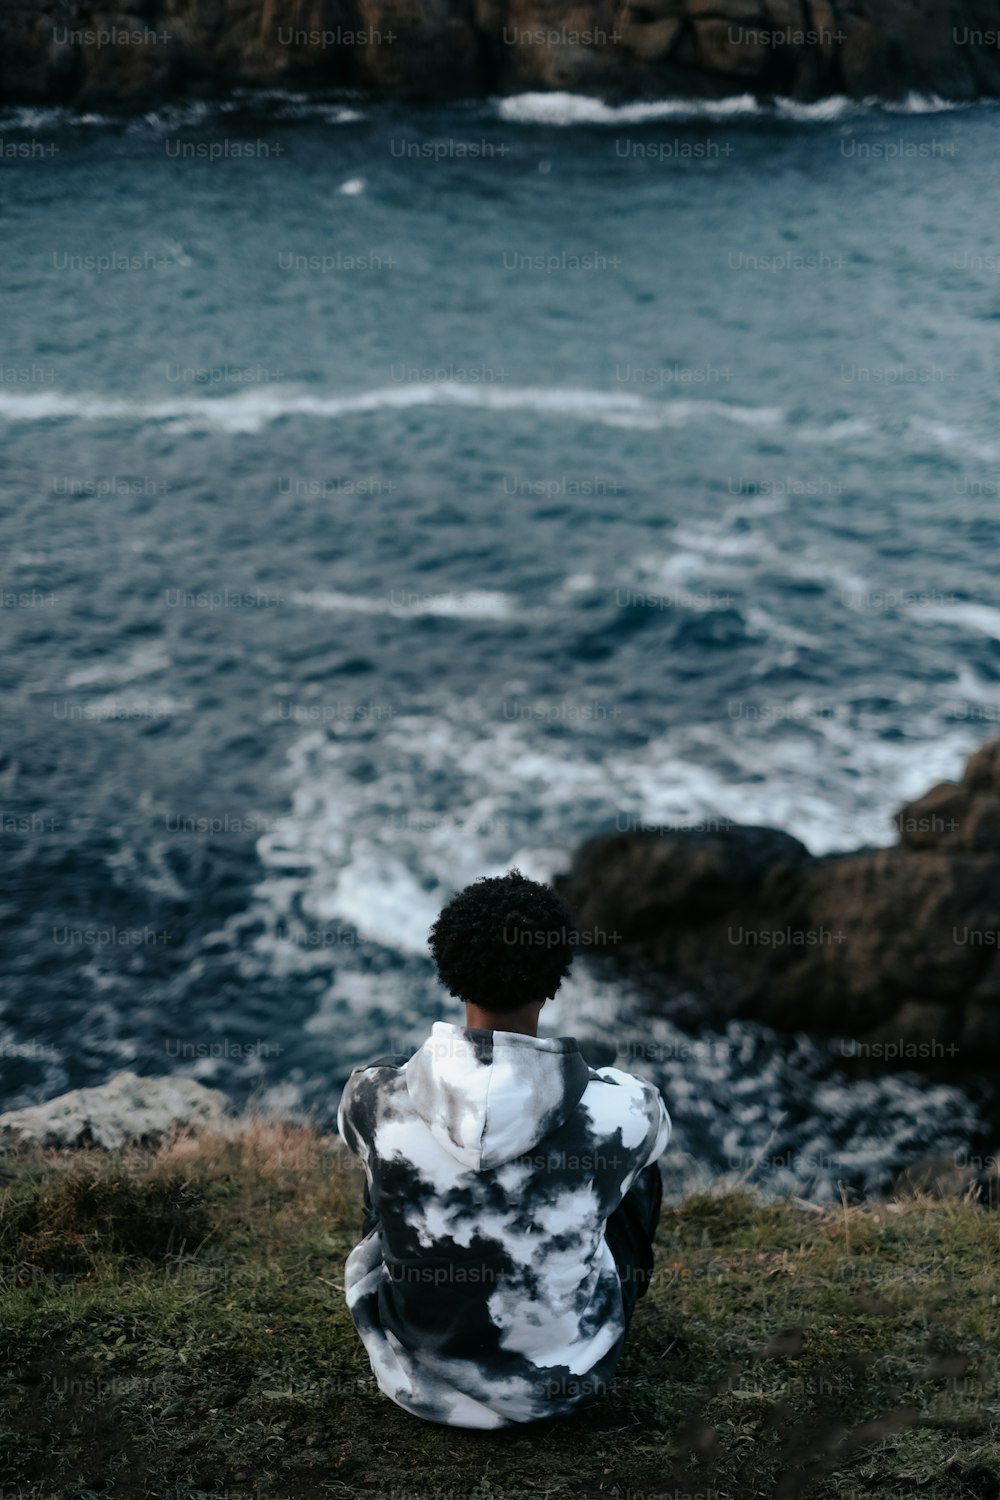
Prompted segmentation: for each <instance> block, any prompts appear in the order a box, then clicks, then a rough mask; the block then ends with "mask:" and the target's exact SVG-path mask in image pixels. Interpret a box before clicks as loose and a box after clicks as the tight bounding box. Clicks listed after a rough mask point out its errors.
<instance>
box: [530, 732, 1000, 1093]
mask: <svg viewBox="0 0 1000 1500" xmlns="http://www.w3.org/2000/svg"><path fill="white" fill-rule="evenodd" d="M895 821H896V827H897V829H898V831H899V843H898V844H897V845H895V846H894V847H892V848H886V849H865V850H860V851H858V852H856V853H850V854H842V855H828V856H824V857H822V858H814V857H813V856H811V855H810V854H809V853H808V851H807V850H806V849H805V848H804V847H803V845H802V844H800V843H798V841H797V840H795V839H793V838H790V837H789V836H788V835H787V834H784V833H779V832H777V831H775V830H773V829H767V828H744V827H738V826H733V827H730V828H723V829H721V830H720V831H718V832H696V831H678V832H675V833H674V832H669V831H668V832H664V833H660V832H644V831H638V832H626V833H616V834H608V835H601V836H598V837H596V838H593V839H590V840H588V842H587V843H585V844H584V845H583V847H582V848H581V849H580V850H579V851H578V853H577V855H576V857H575V859H574V861H573V864H572V868H571V869H570V871H569V873H568V874H567V875H565V876H563V877H562V878H561V879H560V880H559V881H558V882H557V883H558V885H559V888H560V890H561V892H562V894H563V896H564V897H565V898H566V899H567V900H568V902H569V903H570V905H571V907H572V908H573V910H574V913H575V915H576V917H577V919H578V921H579V923H580V926H581V928H590V929H593V930H594V932H595V933H602V934H607V935H609V936H610V935H611V934H613V933H618V934H620V941H618V942H617V943H616V944H615V946H616V948H617V951H618V952H619V953H620V954H621V955H622V956H623V957H625V958H627V959H628V958H631V959H633V960H640V961H641V962H642V963H643V964H644V965H645V966H647V967H648V968H651V969H652V970H653V971H655V972H656V973H659V974H661V975H663V976H667V977H669V978H670V979H671V980H672V981H676V982H679V983H680V984H682V985H687V986H691V987H693V989H694V990H695V991H696V993H697V994H698V996H699V997H700V1000H701V1004H702V1006H703V1011H702V1014H703V1015H704V1016H705V1018H710V1019H712V1020H713V1021H718V1020H725V1019H728V1018H731V1017H735V1016H753V1017H755V1018H757V1019H759V1020H762V1021H765V1022H766V1023H768V1024H769V1025H771V1026H774V1027H777V1028H779V1029H782V1030H802V1031H813V1032H818V1033H825V1034H827V1035H832V1036H837V1037H843V1038H849V1039H851V1040H850V1041H849V1042H845V1043H844V1044H843V1052H844V1056H845V1058H846V1057H858V1058H860V1059H865V1058H867V1059H869V1060H870V1061H871V1062H872V1063H875V1064H890V1065H891V1064H893V1063H896V1064H900V1065H903V1066H909V1067H923V1066H932V1067H933V1066H935V1065H941V1066H942V1067H944V1068H946V1069H947V1068H968V1069H987V1068H990V1067H995V1066H996V1063H997V1061H998V1060H1000V742H994V743H992V744H988V745H986V746H984V747H983V748H982V749H981V750H979V751H978V752H977V753H976V754H975V755H973V756H972V758H971V759H970V760H969V762H968V765H967V767H966V770H965V774H964V776H963V778H962V781H961V783H958V784H956V783H951V782H948V783H945V784H943V785H940V786H936V787H933V788H932V789H931V790H930V791H929V792H927V794H926V795H925V796H923V797H921V798H919V799H918V800H917V801H915V802H912V803H909V804H908V805H907V806H905V807H903V808H902V809H901V810H900V812H899V813H898V814H897V815H896V819H895Z"/></svg>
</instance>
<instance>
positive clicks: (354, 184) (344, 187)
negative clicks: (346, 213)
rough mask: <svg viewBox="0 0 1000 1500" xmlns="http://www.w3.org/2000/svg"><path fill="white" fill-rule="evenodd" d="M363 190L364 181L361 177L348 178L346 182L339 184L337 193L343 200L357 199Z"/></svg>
mask: <svg viewBox="0 0 1000 1500" xmlns="http://www.w3.org/2000/svg"><path fill="white" fill-rule="evenodd" d="M364 190H365V179H364V178H363V177H348V179H347V181H346V182H342V183H341V184H340V187H339V188H338V189H337V192H338V193H340V194H342V195H343V196H344V197H345V198H358V197H360V196H361V194H362V193H363V192H364Z"/></svg>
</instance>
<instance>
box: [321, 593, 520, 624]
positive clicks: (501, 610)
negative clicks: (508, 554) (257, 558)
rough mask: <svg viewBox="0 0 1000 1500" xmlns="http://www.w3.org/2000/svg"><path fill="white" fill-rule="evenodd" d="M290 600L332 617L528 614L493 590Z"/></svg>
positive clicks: (463, 617)
mask: <svg viewBox="0 0 1000 1500" xmlns="http://www.w3.org/2000/svg"><path fill="white" fill-rule="evenodd" d="M291 599H292V603H293V604H300V605H303V606H305V607H306V608H309V609H321V610H327V611H329V612H330V613H333V614H355V615H394V616H396V617H397V618H399V619H411V618H414V617H419V616H422V615H437V616H442V617H445V618H450V619H458V620H511V619H524V618H525V616H526V613H527V612H526V611H524V610H522V609H520V608H519V607H518V606H517V605H516V603H515V601H514V600H513V599H512V598H511V597H510V595H509V594H504V593H500V592H499V591H497V590H494V589H478V590H475V589H474V590H469V591H467V592H465V593H454V592H450V593H443V594H420V593H416V592H413V593H411V592H410V591H408V590H402V589H400V590H396V591H394V592H393V593H390V594H389V595H388V596H386V597H384V598H377V599H372V598H369V597H366V596H364V595H360V594H344V593H339V592H337V591H336V590H335V589H313V590H305V589H301V590H299V591H298V592H297V593H294V594H292V596H291ZM536 613H537V611H536Z"/></svg>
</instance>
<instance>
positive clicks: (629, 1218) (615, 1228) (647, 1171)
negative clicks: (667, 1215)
mask: <svg viewBox="0 0 1000 1500" xmlns="http://www.w3.org/2000/svg"><path fill="white" fill-rule="evenodd" d="M662 1202H663V1178H662V1177H661V1176H660V1168H659V1165H658V1164H657V1163H656V1162H655V1161H654V1162H651V1163H650V1165H649V1166H648V1167H643V1169H642V1171H641V1172H640V1173H639V1175H638V1177H637V1178H636V1179H635V1182H633V1184H632V1186H631V1187H630V1188H629V1190H628V1192H627V1193H626V1194H625V1196H624V1198H623V1199H622V1201H621V1203H620V1204H619V1206H618V1207H617V1208H616V1209H615V1211H614V1213H613V1214H612V1215H611V1216H610V1218H609V1219H608V1227H607V1229H606V1230H605V1237H606V1239H607V1242H608V1247H609V1249H610V1250H611V1254H612V1255H613V1256H614V1258H615V1265H616V1266H617V1267H618V1275H619V1277H620V1279H621V1284H622V1307H623V1308H624V1311H625V1327H626V1328H628V1326H629V1323H630V1322H631V1321H632V1314H633V1313H634V1312H635V1305H636V1303H637V1302H638V1300H639V1298H640V1297H641V1296H643V1294H644V1293H645V1291H646V1289H647V1287H648V1286H649V1283H650V1281H651V1280H652V1276H653V1238H654V1236H655V1234H656V1226H657V1224H658V1223H659V1221H660V1205H661V1203H662Z"/></svg>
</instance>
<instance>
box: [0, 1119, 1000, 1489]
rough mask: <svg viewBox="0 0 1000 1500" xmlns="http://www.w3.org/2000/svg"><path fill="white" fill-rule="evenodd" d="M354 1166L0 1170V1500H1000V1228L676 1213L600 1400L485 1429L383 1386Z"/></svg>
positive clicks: (149, 1161) (79, 1159)
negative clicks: (359, 1324) (360, 1497)
mask: <svg viewBox="0 0 1000 1500" xmlns="http://www.w3.org/2000/svg"><path fill="white" fill-rule="evenodd" d="M360 1201H361V1181H360V1176H359V1172H358V1168H357V1166H356V1164H355V1163H354V1162H353V1160H352V1159H351V1158H349V1157H347V1156H346V1155H345V1153H343V1151H342V1150H341V1149H340V1148H339V1145H338V1143H337V1142H335V1141H330V1140H329V1139H323V1138H322V1137H319V1136H317V1135H315V1134H314V1133H313V1132H312V1131H311V1130H309V1129H307V1128H304V1127H297V1126H289V1125H274V1124H266V1123H263V1122H260V1121H256V1122H254V1121H250V1122H248V1123H247V1124H246V1126H245V1128H243V1129H241V1131H240V1133H238V1134H236V1135H234V1136H231V1137H228V1138H227V1137H224V1136H219V1137H210V1138H205V1139H202V1140H185V1139H181V1140H178V1141H175V1142H173V1143H172V1144H171V1145H169V1146H167V1147H164V1148H163V1149H162V1150H160V1151H159V1152H157V1153H151V1152H140V1151H134V1152H130V1153H128V1154H126V1155H120V1156H113V1155H104V1154H102V1153H99V1152H81V1153H75V1154H71V1153H64V1154H59V1153H49V1154H47V1155H41V1154H39V1155H36V1156H29V1155H26V1156H17V1155H14V1156H7V1157H5V1158H0V1356H2V1358H0V1390H2V1404H0V1500H95V1497H102V1500H103V1497H111V1496H114V1497H122V1500H124V1497H146V1496H156V1497H157V1500H201V1497H203V1496H218V1497H222V1496H225V1497H227V1500H313V1497H317V1500H318V1497H337V1496H347V1495H351V1494H354V1493H355V1492H361V1493H367V1494H371V1495H379V1494H381V1495H384V1496H386V1497H389V1496H392V1497H393V1500H404V1497H409V1500H416V1497H418V1496H421V1497H431V1496H439V1497H442V1500H456V1497H459V1496H461V1497H465V1496H470V1497H480V1500H488V1497H496V1496H503V1497H518V1500H522V1497H524V1500H527V1497H533V1500H537V1497H566V1500H569V1497H574V1500H575V1497H578V1496H599V1495H606V1496H614V1495H617V1496H619V1497H622V1500H653V1497H654V1496H656V1497H664V1500H744V1497H756V1496H760V1497H764V1500H794V1497H800V1496H801V1497H805V1500H818V1497H842V1500H855V1497H857V1500H860V1497H872V1496H886V1497H889V1496H892V1497H902V1500H912V1497H923V1496H927V1497H940V1500H962V1497H966V1496H968V1497H970V1500H971V1497H976V1500H991V1497H996V1496H1000V1215H997V1214H993V1213H988V1212H986V1211H985V1210H984V1209H983V1208H981V1207H979V1206H978V1205H976V1204H974V1203H970V1202H963V1203H958V1204H942V1203H935V1202H931V1201H929V1200H913V1201H910V1202H907V1203H904V1204H899V1205H882V1206H870V1207H866V1208H852V1209H845V1210H841V1209H839V1208H837V1209H831V1210H830V1211H829V1212H824V1213H822V1214H819V1213H809V1212H805V1211H802V1210H800V1209H798V1208H796V1207H794V1206H793V1205H791V1204H788V1203H764V1202H761V1201H759V1200H757V1199H756V1198H755V1197H754V1196H753V1195H751V1194H749V1193H746V1192H730V1193H718V1194H702V1195H698V1196H696V1197H692V1198H690V1199H688V1200H687V1201H686V1202H685V1203H684V1204H683V1205H681V1206H680V1207H675V1208H666V1209H665V1210H664V1213H663V1217H662V1220H661V1225H660V1232H659V1236H658V1241H657V1271H656V1275H655V1278H654V1280H653V1283H652V1285H651V1287H650V1290H649V1292H648V1294H647V1295H646V1297H645V1298H644V1299H643V1301H642V1302H641V1303H640V1305H639V1309H638V1312H637V1314H636V1319H635V1322H634V1323H633V1326H632V1331H631V1334H630V1337H629V1342H628V1345H627V1347H626V1353H625V1356H624V1359H623V1362H622V1364H621V1366H620V1371H619V1377H618V1379H617V1382H616V1384H615V1387H614V1389H613V1391H612V1393H611V1395H610V1396H609V1397H608V1398H607V1399H606V1400H605V1401H604V1402H603V1403H602V1404H601V1405H599V1406H597V1407H593V1408H591V1409H589V1410H588V1411H586V1413H584V1412H581V1413H579V1414H577V1415H575V1416H573V1417H570V1418H567V1419H563V1420H554V1421H551V1422H544V1423H539V1424H536V1425H534V1426H532V1427H530V1428H523V1429H521V1430H518V1429H513V1430H506V1431H503V1432H500V1433H495V1434H483V1433H475V1432H467V1431H463V1430H459V1429H451V1428H444V1427H438V1426H433V1425H431V1424H428V1423H424V1422H421V1421H419V1420H418V1419H416V1418H414V1417H411V1416H409V1415H407V1414H406V1413H405V1412H402V1411H400V1410H399V1409H398V1408H397V1407H395V1406H394V1405H393V1404H392V1403H391V1402H390V1401H389V1400H388V1399H387V1398H386V1397H384V1396H382V1395H381V1394H380V1393H379V1391H378V1390H377V1388H376V1386H375V1384H374V1381H373V1379H372V1377H371V1374H370V1371H369V1367H368V1363H367V1359H366V1357H365V1354H364V1350H363V1348H362V1346H361V1343H360V1341H359V1339H358V1338H357V1335H356V1334H355V1332H354V1328H353V1325H352V1323H351V1320H350V1316H349V1314H348V1312H347V1309H346V1306H345V1304H344V1299H343V1293H342V1277H343V1263H344V1259H345V1257H346V1255H347V1253H348V1251H349V1250H350V1249H351V1247H352V1246H353V1245H354V1243H355V1240H356V1237H357V1234H356V1226H357V1223H358V1221H359V1218H360Z"/></svg>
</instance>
